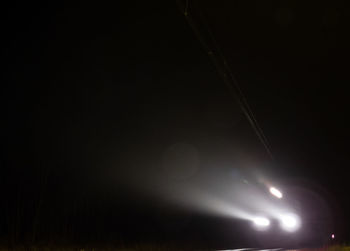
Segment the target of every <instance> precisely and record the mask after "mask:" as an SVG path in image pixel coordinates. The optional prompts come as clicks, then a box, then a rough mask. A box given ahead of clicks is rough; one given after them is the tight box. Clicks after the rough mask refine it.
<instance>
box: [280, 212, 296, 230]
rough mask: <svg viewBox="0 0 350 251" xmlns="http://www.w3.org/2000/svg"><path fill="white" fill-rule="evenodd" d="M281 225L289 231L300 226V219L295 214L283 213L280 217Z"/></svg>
mask: <svg viewBox="0 0 350 251" xmlns="http://www.w3.org/2000/svg"><path fill="white" fill-rule="evenodd" d="M280 220H281V227H282V228H283V229H284V230H286V231H289V232H293V231H296V230H297V229H298V228H299V227H300V220H299V217H298V216H297V215H294V214H285V215H282V216H281V217H280Z"/></svg>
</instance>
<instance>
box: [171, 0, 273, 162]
mask: <svg viewBox="0 0 350 251" xmlns="http://www.w3.org/2000/svg"><path fill="white" fill-rule="evenodd" d="M185 1H186V3H185V4H184V3H183V1H181V0H177V3H178V6H179V8H180V11H181V12H182V13H183V14H184V16H185V18H186V20H187V22H188V24H189V25H190V27H191V28H192V30H193V32H194V34H195V35H196V36H197V38H198V40H199V41H200V43H201V44H202V46H203V48H204V50H205V51H206V53H207V54H208V55H209V57H210V58H211V59H212V61H213V63H214V65H215V67H216V69H217V71H218V73H219V75H220V76H221V77H222V79H223V81H224V83H225V84H226V86H227V87H228V89H229V91H230V93H231V94H232V95H233V97H234V98H235V100H236V101H237V102H238V105H239V106H240V107H241V109H242V111H243V113H244V114H245V116H246V118H247V119H248V121H249V123H250V125H251V126H252V128H253V130H254V132H255V133H256V135H257V136H258V138H259V140H260V142H261V143H262V144H263V146H264V148H265V149H266V151H267V153H268V155H269V156H270V157H271V159H272V160H273V159H274V157H273V154H272V151H271V147H270V144H269V143H268V140H267V138H266V137H265V135H264V132H263V130H262V129H261V127H260V126H259V124H258V122H257V120H256V118H255V116H254V114H253V112H252V109H251V108H250V106H249V104H248V102H247V99H246V98H245V96H244V94H243V92H242V90H241V88H240V87H239V84H238V82H237V80H236V78H235V77H234V75H233V73H232V71H231V69H230V67H229V65H228V63H227V61H226V59H225V57H224V55H223V53H222V52H221V49H220V47H219V45H218V43H217V41H216V39H215V37H214V35H213V33H212V32H211V30H210V27H209V25H207V24H205V26H206V30H207V33H208V35H209V39H210V40H211V43H212V46H210V45H209V43H208V42H207V41H206V40H205V38H204V36H203V35H202V33H201V32H200V30H199V28H198V26H197V25H196V23H195V22H194V19H193V17H192V16H191V15H190V12H189V0H185Z"/></svg>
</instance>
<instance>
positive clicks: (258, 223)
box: [253, 217, 270, 227]
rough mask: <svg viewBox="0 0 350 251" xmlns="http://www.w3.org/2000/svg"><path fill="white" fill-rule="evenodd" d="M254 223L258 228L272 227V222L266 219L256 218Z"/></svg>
mask: <svg viewBox="0 0 350 251" xmlns="http://www.w3.org/2000/svg"><path fill="white" fill-rule="evenodd" d="M253 222H254V224H255V225H256V226H258V227H268V226H269V225H270V220H269V219H267V218H265V217H256V218H254V219H253Z"/></svg>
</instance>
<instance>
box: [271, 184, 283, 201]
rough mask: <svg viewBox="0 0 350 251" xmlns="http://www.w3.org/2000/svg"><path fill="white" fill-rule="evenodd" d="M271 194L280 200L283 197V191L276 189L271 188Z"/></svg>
mask: <svg viewBox="0 0 350 251" xmlns="http://www.w3.org/2000/svg"><path fill="white" fill-rule="evenodd" d="M270 193H271V194H272V195H273V196H275V197H277V198H279V199H281V198H282V197H283V194H282V193H281V191H280V190H278V189H277V188H275V187H270Z"/></svg>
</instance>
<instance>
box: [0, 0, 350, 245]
mask: <svg viewBox="0 0 350 251" xmlns="http://www.w3.org/2000/svg"><path fill="white" fill-rule="evenodd" d="M180 2H181V1H180ZM181 3H183V4H184V5H183V6H185V7H186V10H187V11H188V13H189V14H190V15H191V18H193V20H194V21H195V24H196V26H197V27H198V30H199V32H200V33H201V35H203V37H204V39H209V36H208V34H209V33H208V31H209V30H210V32H211V33H212V36H213V37H214V38H215V40H216V43H217V45H218V46H219V47H220V50H221V52H222V54H223V56H224V58H225V59H226V61H227V64H228V67H229V69H230V71H231V72H232V73H233V75H234V76H235V78H236V79H237V82H238V84H239V87H240V88H241V90H242V93H243V94H244V96H245V98H246V101H247V103H248V104H249V105H250V108H251V110H252V111H253V113H254V116H255V118H256V120H257V123H258V124H259V126H260V127H261V129H262V131H263V133H264V135H265V137H266V139H267V141H268V143H269V146H270V150H271V153H272V155H273V159H272V158H271V156H270V155H269V153H268V152H267V150H266V148H265V147H264V145H263V144H262V142H261V140H260V139H259V137H258V135H257V134H256V132H255V131H254V129H253V128H252V126H251V123H250V122H249V121H248V119H247V118H246V116H245V114H244V111H242V107H240V105H239V101H238V100H237V98H236V97H235V96H234V95H232V93H230V90H229V88H228V87H227V86H226V85H225V83H224V81H223V79H222V78H221V76H220V73H219V72H218V70H217V68H216V67H215V65H214V64H213V61H212V59H211V58H210V55H207V51H206V49H205V48H203V44H202V43H201V41H200V40H199V39H198V34H197V35H196V33H195V31H194V30H193V29H192V27H191V25H190V24H189V23H188V22H187V20H186V17H185V16H184V15H183V12H182V10H181V8H182V7H181V4H180V6H179V5H178V4H177V3H176V1H171V2H167V3H165V2H161V1H159V2H157V1H154V2H147V3H144V2H141V1H140V2H137V3H128V2H123V3H119V2H114V3H111V2H104V3H102V2H98V3H97V2H84V3H82V2H80V3H55V2H40V1H39V2H35V3H32V2H31V3H29V2H23V3H22V2H7V3H6V6H5V8H4V10H5V14H4V15H3V19H4V21H3V30H4V34H3V38H4V41H5V45H4V46H3V47H2V55H3V56H2V58H3V59H4V63H5V68H4V69H3V74H2V75H3V81H2V83H3V84H2V85H1V86H2V91H1V95H2V97H1V101H2V107H3V109H4V111H3V113H2V114H3V120H2V121H3V124H4V129H3V130H2V133H3V136H2V138H3V140H2V143H3V144H2V147H3V151H2V153H3V154H2V158H1V171H2V175H1V178H0V179H1V190H2V192H3V196H2V197H3V203H2V206H1V210H0V213H1V221H0V242H1V243H3V245H8V244H12V245H15V244H18V243H24V244H33V243H47V242H54V243H59V244H62V243H79V244H81V243H86V244H89V243H92V244H96V243H98V244H102V245H107V244H109V243H139V242H170V243H194V244H193V245H202V246H205V247H211V248H229V247H232V248H233V247H244V246H247V245H248V246H257V247H269V246H274V245H279V244H281V245H289V246H298V247H300V246H317V245H324V244H326V243H329V242H330V235H331V234H332V233H335V234H336V238H337V239H336V241H337V242H338V243H348V241H349V238H350V236H349V227H348V224H347V222H348V221H349V217H348V215H347V212H348V211H349V210H350V202H349V200H348V192H349V189H348V187H347V185H348V184H347V177H348V175H347V174H348V172H347V165H348V164H349V160H348V156H349V154H348V149H347V145H348V141H349V132H348V130H347V129H348V128H347V127H348V119H347V114H348V106H349V101H348V100H349V99H348V98H347V96H348V87H347V82H348V81H349V74H348V72H347V71H348V69H347V68H348V67H347V61H348V60H347V59H348V56H349V49H348V45H349V44H350V43H349V42H350V41H349V35H348V34H347V28H348V27H349V24H350V15H349V11H350V9H349V6H348V3H347V2H346V1H332V2H330V1H311V2H308V3H305V2H301V1H297V2H292V1H287V2H278V1H267V2H264V3H262V2H260V1H235V2H232V1H221V2H215V3H213V2H212V1H187V2H186V1H183V2H181ZM208 29H209V30H208ZM209 44H210V43H209ZM210 45H212V44H210ZM261 177H264V178H265V177H267V178H268V181H269V182H275V183H276V184H279V185H280V186H281V187H282V188H284V191H286V192H287V198H288V192H290V194H289V195H290V197H291V198H293V199H295V200H296V201H297V203H295V204H298V206H299V207H300V211H301V212H303V215H302V218H303V219H304V225H303V226H302V228H301V230H302V231H301V233H299V235H298V234H296V235H293V237H291V235H286V234H285V233H281V232H280V230H278V228H277V227H276V228H272V229H271V231H270V232H269V233H262V232H259V231H252V229H251V226H250V225H249V224H247V222H246V221H245V220H242V219H237V218H234V217H232V218H230V217H227V215H220V214H216V213H213V212H209V211H205V210H204V209H203V210H202V209H201V208H199V209H198V208H194V207H193V208H191V207H192V204H190V203H189V202H191V203H192V201H191V192H193V191H195V190H196V191H197V190H201V189H202V190H201V192H203V194H204V193H209V192H210V193H211V194H212V195H213V197H214V198H215V199H217V198H219V197H220V196H222V197H223V198H224V197H225V196H227V193H228V192H229V191H228V190H227V189H228V188H231V185H235V182H238V181H240V180H243V181H244V182H247V183H249V184H252V186H254V187H256V188H258V189H263V188H261V184H260V183H259V179H260V178H261ZM188 187H190V189H187V188H188ZM191 189H193V191H192V190H191ZM225 189H226V190H225ZM182 194H183V195H182ZM193 194H196V193H195V192H193ZM192 196H193V201H195V200H197V199H198V198H199V197H196V196H194V195H192ZM293 196H294V197H293ZM187 197H188V198H189V199H188V201H181V200H182V199H184V198H187ZM225 198H226V197H225ZM198 200H199V199H198ZM247 200H248V199H247ZM233 201H235V200H234V199H233ZM187 202H188V204H186V203H187ZM302 235H303V236H302ZM267 240H268V241H267Z"/></svg>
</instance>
